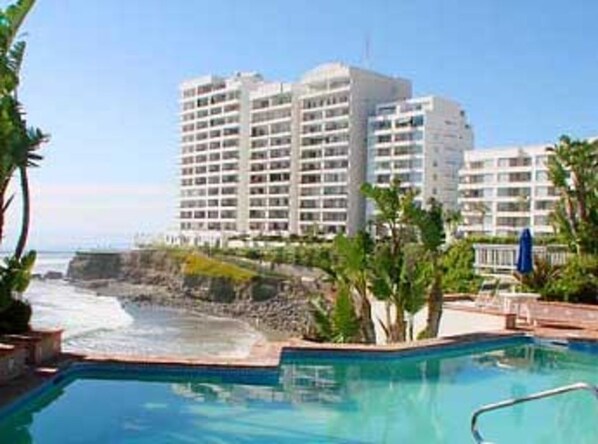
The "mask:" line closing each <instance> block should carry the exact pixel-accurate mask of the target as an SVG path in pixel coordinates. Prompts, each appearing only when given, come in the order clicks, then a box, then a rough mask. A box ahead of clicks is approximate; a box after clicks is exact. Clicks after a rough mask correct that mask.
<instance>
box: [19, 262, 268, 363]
mask: <svg viewBox="0 0 598 444" xmlns="http://www.w3.org/2000/svg"><path fill="white" fill-rule="evenodd" d="M72 256H73V254H72V253H40V254H39V255H38V258H37V262H36V265H35V269H34V273H40V274H42V275H43V274H44V273H46V272H48V271H59V272H62V273H65V274H66V270H67V266H68V262H69V260H70V259H71V257H72ZM25 298H26V299H27V300H28V301H29V302H30V303H31V305H32V307H33V317H32V321H31V323H32V326H33V327H34V328H40V329H44V328H62V329H63V330H64V333H63V335H64V336H63V337H64V341H63V349H64V351H67V352H75V353H89V354H92V353H95V354H112V355H129V356H132V355H136V356H146V357H148V356H176V357H187V358H202V357H243V356H246V355H247V354H248V353H249V351H250V349H251V347H252V346H253V345H254V344H255V343H256V342H257V341H259V340H262V339H264V337H263V336H262V334H261V333H259V332H258V331H257V330H255V329H253V328H252V327H251V326H250V325H248V324H246V323H244V322H241V321H238V320H235V319H225V318H216V317H212V316H206V315H202V314H198V313H189V312H188V311H185V310H181V309H173V308H166V307H156V306H139V305H134V304H123V303H122V302H121V301H119V299H118V298H115V297H105V296H97V295H96V294H95V293H93V292H91V291H87V290H82V289H78V288H75V287H74V286H72V285H70V284H69V283H68V282H66V281H63V280H52V281H50V280H45V281H44V280H33V281H32V282H31V284H30V286H29V288H28V290H27V292H26V293H25Z"/></svg>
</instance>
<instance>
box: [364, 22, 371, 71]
mask: <svg viewBox="0 0 598 444" xmlns="http://www.w3.org/2000/svg"><path fill="white" fill-rule="evenodd" d="M364 51H365V52H364V55H363V58H364V60H363V64H364V65H365V67H366V68H367V69H371V67H372V66H371V65H372V61H371V42H370V31H366V33H365V42H364Z"/></svg>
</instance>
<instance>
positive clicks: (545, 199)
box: [459, 144, 558, 236]
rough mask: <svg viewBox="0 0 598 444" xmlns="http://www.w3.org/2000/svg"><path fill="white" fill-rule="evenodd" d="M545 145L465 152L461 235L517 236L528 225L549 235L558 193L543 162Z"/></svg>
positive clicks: (544, 161) (538, 232)
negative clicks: (551, 217)
mask: <svg viewBox="0 0 598 444" xmlns="http://www.w3.org/2000/svg"><path fill="white" fill-rule="evenodd" d="M547 147H548V144H546V145H536V146H522V147H511V148H499V149H480V150H475V151H470V152H467V153H465V164H464V166H463V168H462V169H461V171H460V172H459V205H460V208H461V212H462V215H463V225H462V227H461V230H462V231H463V232H464V233H465V234H486V235H493V236H503V235H511V236H516V235H518V234H519V233H520V232H521V230H522V229H523V228H526V227H527V228H530V229H531V230H532V232H533V234H535V235H542V234H550V233H552V232H553V228H552V226H551V225H550V222H549V219H548V217H549V214H550V212H551V210H552V209H553V207H554V205H555V202H556V201H557V200H558V196H557V194H556V191H555V189H554V187H553V186H552V183H551V182H550V179H549V178H548V169H547V166H546V161H547V159H548V152H547V150H546V149H547Z"/></svg>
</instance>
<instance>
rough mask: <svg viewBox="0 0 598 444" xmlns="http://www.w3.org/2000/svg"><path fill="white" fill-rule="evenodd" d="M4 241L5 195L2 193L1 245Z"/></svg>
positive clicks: (0, 195)
mask: <svg viewBox="0 0 598 444" xmlns="http://www.w3.org/2000/svg"><path fill="white" fill-rule="evenodd" d="M3 240H4V193H0V244H2V241H3Z"/></svg>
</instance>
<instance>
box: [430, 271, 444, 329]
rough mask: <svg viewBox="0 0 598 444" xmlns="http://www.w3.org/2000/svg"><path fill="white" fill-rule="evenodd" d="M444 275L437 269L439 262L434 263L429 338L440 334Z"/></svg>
mask: <svg viewBox="0 0 598 444" xmlns="http://www.w3.org/2000/svg"><path fill="white" fill-rule="evenodd" d="M443 299H444V298H443V294H442V275H441V273H440V272H439V271H438V270H437V264H436V263H435V264H434V280H433V281H432V285H431V286H430V293H429V294H428V321H427V327H426V336H427V337H428V338H435V337H436V336H438V330H439V329H440V319H441V317H442V303H443Z"/></svg>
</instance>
